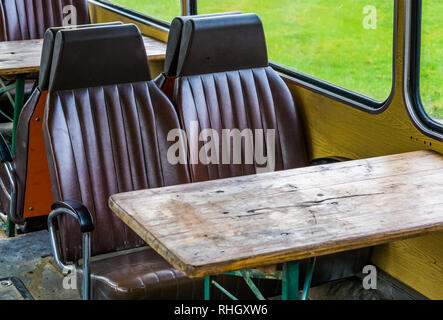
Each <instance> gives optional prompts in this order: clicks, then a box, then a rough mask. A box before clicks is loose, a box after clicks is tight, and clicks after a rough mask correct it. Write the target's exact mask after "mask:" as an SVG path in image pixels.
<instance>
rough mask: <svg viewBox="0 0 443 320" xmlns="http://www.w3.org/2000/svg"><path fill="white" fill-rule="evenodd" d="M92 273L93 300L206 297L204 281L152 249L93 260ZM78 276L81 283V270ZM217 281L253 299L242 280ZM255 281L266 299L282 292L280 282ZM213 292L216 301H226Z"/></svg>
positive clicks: (241, 295)
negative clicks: (181, 270) (189, 274)
mask: <svg viewBox="0 0 443 320" xmlns="http://www.w3.org/2000/svg"><path fill="white" fill-rule="evenodd" d="M91 271H92V273H91V275H92V276H91V286H92V290H93V293H92V298H93V299H97V300H123V299H125V300H175V299H177V300H180V299H186V300H188V299H191V300H201V299H203V296H204V282H203V279H202V278H199V279H190V278H187V277H185V276H184V275H183V274H182V273H180V272H179V271H177V270H176V269H174V268H173V267H172V266H171V265H170V264H169V263H168V262H166V260H164V259H163V258H162V257H161V256H160V255H158V254H157V253H156V252H155V251H154V250H152V249H151V248H144V250H141V251H140V250H139V251H136V252H132V253H128V254H123V255H119V256H114V257H110V258H106V259H103V260H98V261H94V262H93V263H92V264H91ZM76 274H77V283H78V284H81V283H82V276H83V274H82V271H81V269H78V272H77V273H76ZM216 281H217V282H218V283H220V284H221V285H223V286H224V287H225V288H226V289H227V290H229V291H230V292H231V293H233V294H234V295H235V296H237V297H241V298H244V299H252V298H254V296H253V293H252V292H251V290H250V289H249V288H248V287H247V286H246V284H245V281H244V280H243V279H242V278H239V277H233V276H219V277H217V278H216ZM254 281H255V282H256V284H257V285H258V286H259V288H260V289H261V290H262V292H263V294H264V295H265V296H266V297H271V296H275V295H278V294H279V292H280V282H279V281H272V280H267V281H264V280H257V279H254ZM79 287H80V286H79ZM80 289H81V288H80ZM213 290H214V291H213V296H212V297H213V298H214V299H225V298H226V297H225V296H224V295H223V294H222V293H221V292H220V291H218V290H217V289H213Z"/></svg>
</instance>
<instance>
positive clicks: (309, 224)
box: [109, 151, 443, 277]
mask: <svg viewBox="0 0 443 320" xmlns="http://www.w3.org/2000/svg"><path fill="white" fill-rule="evenodd" d="M442 195H443V156H441V155H439V154H437V153H434V152H431V151H418V152H412V153H405V154H399V155H391V156H385V157H378V158H372V159H365V160H357V161H349V162H341V163H336V164H329V165H322V166H316V167H307V168H301V169H295V170H286V171H280V172H274V173H267V174H262V175H253V176H245V177H239V178H231V179H225V180H217V181H211V182H204V183H195V184H187V185H181V186H173V187H167V188H159V189H151V190H143V191H135V192H129V193H124V194H118V195H113V196H111V198H110V199H109V205H110V207H111V209H112V210H113V211H114V212H115V213H116V214H117V215H118V216H119V217H120V218H121V219H122V220H123V221H124V222H125V223H126V224H128V225H129V226H130V227H131V228H132V229H133V230H135V231H136V232H137V233H138V234H139V235H140V236H141V237H142V238H143V239H144V240H145V241H146V242H147V243H148V244H149V245H150V246H151V247H153V248H154V249H155V250H156V251H157V252H159V253H160V254H161V255H162V256H163V257H164V258H165V259H166V260H167V261H168V262H169V263H170V264H172V265H173V266H174V267H175V268H177V269H178V270H180V271H181V272H183V273H184V274H185V275H187V276H189V277H201V276H205V275H215V274H220V273H223V272H229V271H234V270H239V269H244V268H252V267H258V266H262V265H270V264H276V263H280V262H285V261H291V260H298V259H303V258H307V257H312V256H319V255H326V254H331V253H335V252H340V251H346V250H351V249H356V248H362V247H367V246H373V245H378V244H382V243H386V242H391V241H395V240H400V239H404V238H409V237H414V236H420V235H424V234H428V233H431V232H441V231H443V196H442Z"/></svg>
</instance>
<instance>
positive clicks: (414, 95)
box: [405, 0, 443, 139]
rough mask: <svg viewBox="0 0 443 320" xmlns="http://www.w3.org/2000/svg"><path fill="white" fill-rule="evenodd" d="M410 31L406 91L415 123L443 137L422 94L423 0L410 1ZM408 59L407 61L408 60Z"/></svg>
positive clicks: (424, 131)
mask: <svg viewBox="0 0 443 320" xmlns="http://www.w3.org/2000/svg"><path fill="white" fill-rule="evenodd" d="M406 15H407V16H408V17H409V19H406V20H407V21H408V30H406V32H407V33H408V34H407V36H406V38H407V39H408V40H409V43H406V45H405V47H406V48H407V53H406V57H405V63H408V72H405V77H407V78H406V79H405V86H406V87H405V92H406V95H407V97H408V100H409V101H407V102H409V109H410V111H412V113H413V115H415V116H413V117H412V120H413V122H414V124H415V125H416V126H417V125H418V128H419V129H420V130H421V131H422V132H423V133H425V134H427V135H431V136H433V137H434V136H435V134H436V135H437V136H438V138H439V139H442V136H441V134H442V133H443V124H440V123H438V122H437V121H435V120H434V119H433V118H432V117H431V116H430V115H429V114H428V113H427V112H426V109H425V106H424V105H423V101H422V99H421V95H420V66H421V64H420V62H421V36H422V28H421V27H422V0H415V1H411V0H409V1H408V8H407V10H406ZM406 60H407V61H406Z"/></svg>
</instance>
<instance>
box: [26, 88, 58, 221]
mask: <svg viewBox="0 0 443 320" xmlns="http://www.w3.org/2000/svg"><path fill="white" fill-rule="evenodd" d="M47 95H48V92H47V91H44V92H43V93H42V95H41V97H40V100H39V102H38V104H37V107H36V108H35V111H34V114H33V115H32V118H31V121H30V124H29V151H28V172H27V179H26V192H25V205H24V209H23V211H24V212H23V217H24V218H25V219H26V218H31V217H39V216H45V215H48V214H49V213H50V210H51V204H52V203H53V202H54V197H53V195H52V189H51V179H50V176H49V168H48V160H47V158H46V150H45V141H44V139H43V127H42V125H43V114H44V111H45V105H46V97H47Z"/></svg>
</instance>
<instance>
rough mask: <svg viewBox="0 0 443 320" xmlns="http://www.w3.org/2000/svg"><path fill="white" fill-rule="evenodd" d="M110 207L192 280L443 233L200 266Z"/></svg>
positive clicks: (430, 229)
mask: <svg viewBox="0 0 443 320" xmlns="http://www.w3.org/2000/svg"><path fill="white" fill-rule="evenodd" d="M109 207H110V208H111V210H112V211H113V212H114V213H115V214H116V215H117V216H118V217H119V218H120V219H121V220H122V221H123V222H124V223H125V224H127V225H128V226H129V227H130V228H131V229H132V230H133V231H135V232H136V233H137V234H138V235H139V236H140V237H141V238H142V239H143V240H144V241H145V242H146V243H147V244H148V245H149V246H150V247H152V248H153V249H154V250H155V251H156V252H157V253H159V254H160V255H161V256H162V257H163V258H164V259H165V260H166V261H167V262H168V263H169V264H171V265H172V266H173V267H174V268H176V269H177V270H179V271H180V272H181V273H183V274H184V275H185V276H187V277H189V278H201V277H205V276H212V275H217V274H223V273H226V272H231V271H237V270H242V269H250V268H257V267H262V266H267V265H275V264H280V263H284V262H288V261H296V260H297V261H298V260H303V259H307V258H311V257H319V256H324V255H330V254H334V253H339V252H344V251H349V250H355V249H361V248H366V247H373V246H378V245H382V244H386V243H390V242H394V241H399V240H405V239H410V238H415V237H419V236H425V235H428V234H431V233H437V232H443V223H436V224H428V225H425V226H420V227H415V228H412V229H407V230H404V229H403V230H396V231H392V232H390V233H380V234H374V235H373V236H371V237H367V238H364V239H363V240H361V242H360V243H359V242H358V240H357V239H356V238H349V239H346V241H343V242H341V243H339V244H337V245H335V246H334V243H331V244H329V245H327V246H325V245H326V244H321V246H318V245H317V246H307V247H306V248H301V250H300V251H299V252H294V253H289V252H288V250H283V251H280V252H274V253H272V254H259V255H256V256H251V257H249V258H247V259H244V258H240V259H236V260H230V261H226V262H222V263H214V264H207V265H204V266H196V265H192V263H189V262H187V261H186V259H184V258H183V257H180V256H178V255H177V253H175V252H173V251H172V250H168V249H167V248H166V246H165V245H164V244H163V243H162V242H161V241H159V240H158V239H157V238H156V237H155V235H153V234H151V233H150V232H148V231H147V230H146V229H145V228H144V227H143V226H141V225H140V224H139V223H138V222H137V221H136V220H135V219H132V218H130V217H129V216H128V215H127V214H126V212H125V210H124V209H122V208H121V207H120V206H119V205H118V204H117V203H115V201H114V199H113V196H111V197H110V198H109ZM138 230H144V231H145V232H144V233H140V232H139V231H138ZM263 260H266V263H263V262H262V261H263ZM257 261H261V262H257Z"/></svg>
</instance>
